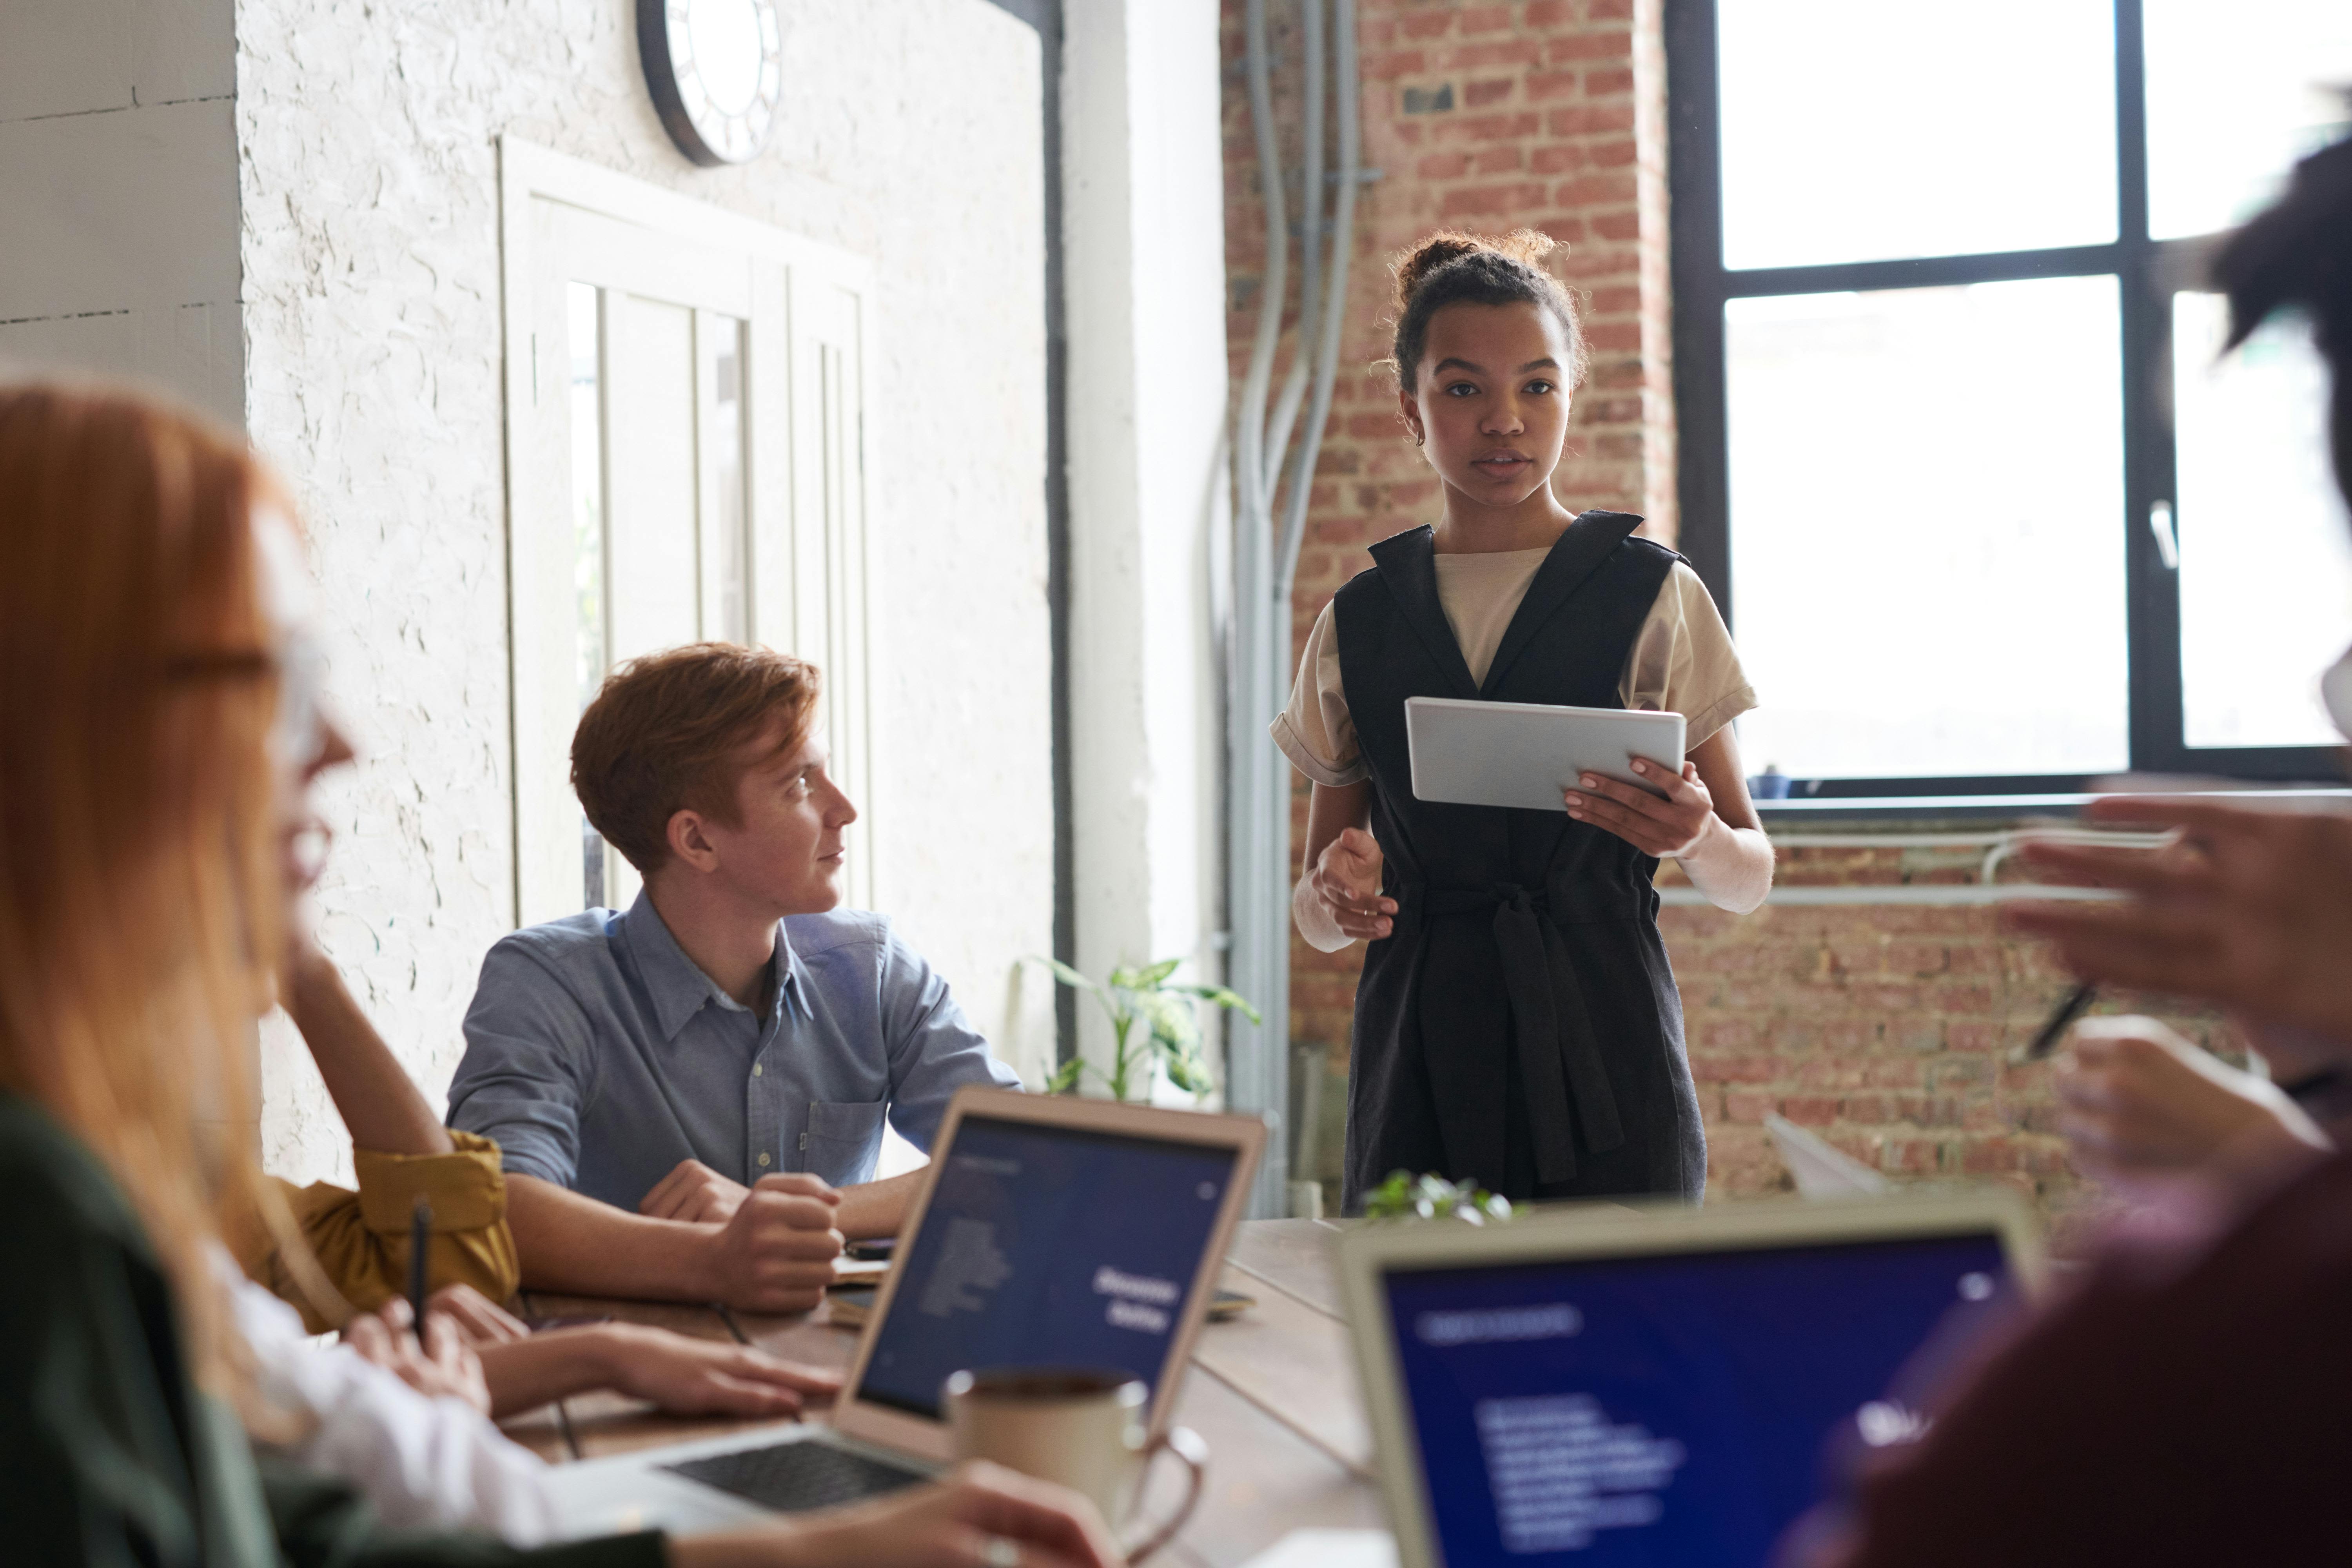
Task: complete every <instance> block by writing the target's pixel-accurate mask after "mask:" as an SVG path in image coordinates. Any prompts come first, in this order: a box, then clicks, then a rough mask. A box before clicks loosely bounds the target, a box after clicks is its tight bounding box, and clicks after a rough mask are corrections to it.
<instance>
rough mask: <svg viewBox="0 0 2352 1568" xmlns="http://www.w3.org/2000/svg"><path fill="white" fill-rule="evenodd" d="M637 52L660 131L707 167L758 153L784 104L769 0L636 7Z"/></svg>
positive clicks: (658, 2) (641, 1) (675, 0)
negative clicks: (659, 122) (641, 61)
mask: <svg viewBox="0 0 2352 1568" xmlns="http://www.w3.org/2000/svg"><path fill="white" fill-rule="evenodd" d="M637 52H638V54H640V55H641V56H643V57H644V58H645V66H646V86H647V87H649V88H651V89H653V95H654V107H655V108H656V110H659V111H660V113H661V122H662V128H663V129H664V130H666V131H667V132H669V134H670V140H671V141H673V142H677V145H678V150H679V151H680V152H682V153H685V154H686V155H687V156H688V157H689V158H691V159H693V160H694V161H695V162H696V163H701V164H705V165H707V166H710V167H714V168H715V167H716V166H718V165H719V164H721V163H743V162H745V161H746V160H748V159H749V158H751V156H752V155H753V154H755V153H758V152H759V151H760V149H761V146H763V145H764V144H765V143H766V142H767V140H768V132H769V131H770V130H771V129H772V127H773V126H774V125H775V122H776V111H777V110H778V109H779V108H780V107H781V106H782V103H783V99H784V34H783V27H782V24H781V23H780V22H779V21H778V19H777V16H776V0H637Z"/></svg>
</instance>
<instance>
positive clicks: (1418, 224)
mask: <svg viewBox="0 0 2352 1568" xmlns="http://www.w3.org/2000/svg"><path fill="white" fill-rule="evenodd" d="M1270 9H1271V10H1272V11H1273V12H1274V13H1275V14H1274V16H1270V17H1269V23H1270V25H1271V26H1273V28H1274V36H1273V38H1272V42H1273V45H1274V48H1275V50H1276V54H1277V55H1278V56H1279V57H1281V58H1282V59H1283V60H1284V62H1285V63H1286V65H1289V62H1295V61H1296V60H1297V58H1298V52H1297V51H1298V46H1297V40H1296V39H1295V38H1294V37H1292V36H1291V28H1292V26H1293V17H1294V13H1293V12H1292V11H1291V9H1290V8H1289V7H1287V6H1274V7H1270ZM1659 11H1660V0H1519V3H1517V4H1507V5H1498V4H1475V3H1466V0H1360V38H1359V46H1360V54H1361V58H1362V69H1363V97H1362V116H1363V131H1364V161H1365V163H1367V165H1369V166H1371V167H1376V168H1378V169H1380V170H1381V178H1380V179H1379V180H1378V181H1377V182H1376V183H1373V184H1370V185H1368V186H1367V187H1365V189H1364V190H1363V191H1362V193H1361V195H1360V200H1359V205H1358V208H1357V212H1358V226H1359V233H1358V238H1357V243H1356V247H1355V250H1354V261H1353V266H1352V268H1351V273H1350V277H1349V299H1348V310H1347V320H1348V323H1349V330H1348V336H1347V339H1346V341H1345V342H1344V343H1343V344H1342V347H1341V353H1340V365H1341V374H1340V377H1339V386H1338V388H1337V390H1336V393H1335V395H1334V399H1333V405H1332V412H1331V419H1330V423H1329V425H1328V427H1327V433H1326V436H1325V440H1324V445H1323V448H1322V456H1321V459H1320V462H1319V464H1318V470H1317V474H1316V480H1315V486H1314V490H1313V494H1312V497H1311V501H1310V506H1309V525H1308V529H1307V541H1306V546H1305V549H1304V552H1302V556H1301V559H1300V563H1299V570H1298V580H1297V591H1296V595H1295V597H1294V602H1293V612H1294V621H1295V635H1296V637H1298V638H1300V639H1303V638H1304V637H1305V635H1306V633H1307V628H1308V626H1310V625H1311V624H1312V622H1313V619H1314V616H1315V615H1316V613H1317V612H1318V610H1319V609H1320V608H1321V607H1322V605H1324V603H1325V602H1326V601H1328V599H1329V597H1330V596H1331V595H1332V593H1333V592H1334V591H1335V590H1336V589H1337V588H1338V587H1339V585H1340V584H1342V583H1344V582H1345V581H1346V580H1347V579H1348V578H1349V577H1350V576H1352V575H1354V574H1356V573H1357V572H1358V571H1360V570H1361V569H1362V568H1363V567H1364V566H1365V565H1366V564H1367V562H1366V560H1365V557H1364V555H1363V553H1362V551H1363V549H1364V547H1365V546H1366V545H1368V544H1370V543H1372V542H1376V541H1378V540H1380V539H1382V538H1385V537H1387V536H1388V535H1389V534H1391V533H1393V532H1396V531H1399V530H1401V529H1404V528H1408V527H1411V526H1412V525H1414V524H1416V523H1421V522H1427V521H1434V520H1435V517H1436V514H1437V510H1438V508H1439V505H1440V501H1439V492H1438V486H1437V484H1436V481H1435V479H1433V476H1432V475H1431V474H1430V472H1429V470H1428V469H1427V468H1426V467H1425V466H1423V463H1422V462H1421V460H1420V458H1419V457H1418V455H1417V454H1416V453H1415V451H1414V449H1413V447H1412V445H1411V443H1410V442H1409V441H1408V440H1406V439H1405V437H1404V435H1403V431H1402V426H1401V424H1400V422H1399V420H1398V417H1397V414H1396V402H1395V384H1394V382H1393V381H1392V380H1391V378H1390V376H1389V375H1388V374H1387V373H1386V372H1385V371H1384V370H1381V369H1380V368H1378V363H1377V362H1379V361H1380V360H1381V359H1382V358H1383V357H1384V356H1385V354H1386V353H1387V351H1388V342H1387V327H1388V324H1389V321H1390V318H1391V310H1390V303H1389V300H1390V288H1391V279H1390V277H1389V274H1388V270H1387V268H1386V266H1385V261H1386V258H1388V257H1389V256H1390V255H1391V254H1393V253H1394V252H1395V251H1397V250H1399V249H1401V248H1402V247H1405V246H1407V245H1409V244H1411V243H1412V241H1413V240H1414V239H1415V238H1417V237H1420V236H1421V235H1422V234H1423V233H1425V232H1426V231H1427V230H1429V229H1431V228H1433V227H1436V226H1461V227H1468V228H1473V229H1477V230H1480V231H1486V232H1499V231H1502V230H1507V229H1511V228H1517V227H1532V228H1537V229H1540V230H1542V231H1543V232H1544V233H1546V234H1549V235H1550V236H1551V237H1553V238H1555V239H1558V240H1560V241H1563V242H1565V254H1564V255H1560V256H1557V257H1556V258H1555V263H1556V265H1557V267H1558V269H1559V272H1560V274H1561V276H1562V277H1563V278H1564V279H1567V280H1568V282H1569V283H1570V285H1571V286H1572V287H1573V288H1574V289H1577V290H1578V291H1579V292H1580V295H1581V296H1582V300H1583V302H1584V305H1585V321H1586V326H1587V331H1588V332H1589V334H1590V336H1591V343H1592V350H1593V365H1592V374H1591V378H1590V380H1589V381H1588V382H1587V384H1585V386H1584V387H1583V389H1582V390H1581V391H1580V393H1579V394H1578V396H1577V400H1576V407H1575V413H1574V416H1573V421H1572V427H1571V436H1570V457H1569V458H1568V460H1566V461H1565V462H1563V463H1562V465H1561V468H1560V470H1559V479H1558V480H1557V486H1558V489H1559V494H1560V496H1561V499H1562V500H1564V501H1566V502H1567V503H1568V504H1569V505H1570V506H1572V507H1577V508H1583V507H1588V506H1605V507H1612V508H1618V509H1622V510H1633V511H1641V512H1643V513H1644V514H1645V515H1646V516H1648V517H1649V518H1650V519H1651V523H1650V526H1649V528H1648V530H1647V531H1649V532H1651V533H1653V534H1654V535H1657V536H1659V537H1662V538H1664V539H1665V540H1667V541H1669V542H1671V540H1672V539H1673V537H1674V531H1675V487H1674V472H1675V434H1674V418H1673V408H1672V402H1671V396H1672V365H1673V361H1672V346H1671V341H1670V337H1669V334H1668V327H1669V324H1670V321H1671V314H1670V310H1671V306H1670V300H1669V297H1668V292H1667V258H1668V248H1667V244H1666V233H1667V223H1668V198H1667V190H1666V182H1665V168H1666V164H1665V146H1664V140H1665V139H1664V103H1665V98H1664V58H1663V55H1664V46H1663V38H1662V35H1661V31H1660V20H1659ZM1242 17H1243V11H1242V5H1241V4H1240V0H1226V5H1225V29H1224V32H1225V44H1224V47H1225V59H1226V64H1227V70H1226V92H1225V132H1226V170H1227V179H1226V243H1227V268H1228V274H1229V277H1230V279H1231V280H1232V286H1233V291H1234V298H1233V311H1232V315H1231V318H1230V322H1229V328H1230V331H1229V339H1228V341H1229V342H1230V344H1231V346H1232V350H1233V355H1234V374H1235V378H1236V382H1237V383H1238V380H1239V377H1240V375H1241V374H1242V372H1243V370H1244V368H1245V366H1246V363H1247V357H1248V353H1249V348H1250V342H1251V338H1252V334H1253V332H1254V331H1255V325H1256V309H1257V301H1258V299H1259V284H1260V281H1261V275H1262V272H1263V268H1264V266H1265V207H1264V203H1263V199H1262V196H1261V195H1260V185H1259V179H1258V167H1257V159H1256V154H1255V141H1254V128H1253V126H1252V125H1251V122H1250V118H1249V108H1248V97H1247V89H1246V82H1245V79H1244V75H1243V63H1242V62H1243V58H1244V47H1243V22H1242ZM1295 69H1296V67H1295V65H1289V71H1288V72H1285V71H1277V73H1276V118H1277V119H1278V120H1279V121H1281V123H1282V132H1283V137H1284V142H1285V145H1286V146H1287V147H1289V148H1292V149H1294V151H1293V153H1292V154H1291V156H1292V157H1293V159H1294V160H1295V158H1296V152H1295V149H1296V146H1297V141H1296V137H1297V103H1296V100H1295V97H1293V96H1291V95H1289V94H1287V93H1286V91H1285V89H1284V82H1285V79H1286V76H1287V75H1288V74H1289V73H1290V72H1295ZM1290 211H1291V213H1292V215H1293V216H1294V217H1295V216H1296V214H1297V204H1296V201H1295V199H1294V200H1293V202H1292V204H1291V207H1290ZM1293 281H1294V284H1295V276H1294V279H1293ZM1295 305H1296V300H1295V296H1294V298H1293V300H1292V307H1293V308H1294V309H1295ZM1768 696H1769V694H1768ZM1306 801H1307V792H1306V787H1305V784H1304V782H1303V781H1300V783H1299V784H1298V788H1297V796H1296V803H1295V812H1294V818H1293V822H1294V826H1293V841H1294V843H1297V842H1303V841H1304V838H1305V835H1306ZM1974 858H1975V857H1974V856H1973V855H1966V854H1962V855H1949V854H1947V855H1942V856H1938V855H1937V854H1933V853H1927V854H1925V855H1924V857H1923V852H1920V851H1903V850H1889V849H1850V850H1822V849H1800V850H1793V851H1790V852H1787V853H1785V854H1784V856H1783V863H1782V869H1781V879H1782V881H1783V883H1784V884H1795V883H1799V882H1818V883H1826V884H1832V885H1857V884H1866V883H1873V882H1886V883H1894V882H1906V881H1917V880H1920V879H1927V880H1929V881H1934V880H1955V879H1958V880H1965V879H1968V878H1969V876H1970V875H1971V874H1972V873H1971V871H1970V866H1971V864H1972V862H1973V860H1974ZM1672 877H1673V872H1672V871H1671V868H1670V869H1669V872H1668V878H1669V879H1672ZM1662 923H1663V924H1664V930H1665V934H1666V942H1667V946H1668V949H1669V952H1670V953H1671V955H1672V957H1673V959H1674V963H1675V972H1676V974H1677V975H1678V977H1679V979H1680V982H1681V986H1682V992H1683V997H1684V1005H1685V1013H1686V1016H1687V1025H1688V1037H1689V1042H1690V1048H1691V1058H1692V1065H1693V1068H1694V1071H1695V1073H1696V1077H1697V1079H1698V1081H1699V1091H1700V1101H1701V1106H1702V1109H1703V1110H1704V1111H1705V1113H1706V1119H1707V1123H1708V1136H1709V1140H1710V1144H1711V1148H1712V1151H1713V1153H1712V1167H1711V1175H1710V1181H1709V1185H1710V1190H1711V1191H1714V1192H1716V1193H1718V1194H1724V1195H1744V1194H1759V1193H1766V1192H1772V1191H1778V1190H1781V1189H1782V1188H1784V1187H1785V1186H1786V1184H1787V1175H1786V1173H1785V1172H1784V1171H1783V1170H1782V1169H1781V1167H1780V1162H1779V1160H1778V1158H1777V1157H1776V1156H1775V1155H1774V1154H1773V1152H1772V1150H1771V1146H1770V1142H1769V1139H1768V1138H1767V1136H1766V1134H1765V1133H1764V1131H1763V1129H1762V1127H1761V1126H1760V1125H1759V1123H1760V1121H1761V1119H1762V1117H1763V1115H1764V1114H1765V1112H1766V1111H1768V1110H1779V1111H1780V1113H1781V1114H1783V1115H1786V1116H1788V1117H1789V1118H1790V1119H1791V1120H1792V1121H1799V1122H1801V1123H1805V1124H1807V1125H1810V1126H1812V1127H1814V1128H1816V1129H1817V1130H1819V1131H1822V1133H1823V1135H1824V1136H1826V1137H1828V1138H1829V1139H1830V1141H1831V1142H1833V1143H1836V1144H1838V1145H1839V1146H1841V1147H1843V1148H1844V1149H1846V1150H1847V1151H1849V1152H1852V1153H1853V1154H1855V1155H1856V1156H1857V1157H1859V1158H1861V1159H1863V1160H1864V1161H1866V1162H1867V1163H1871V1164H1872V1165H1874V1166H1876V1167H1878V1168H1879V1169H1882V1170H1884V1171H1885V1172H1887V1173H1889V1174H1891V1175H1893V1176H1895V1177H1896V1178H1898V1179H1952V1178H1959V1177H1979V1176H1992V1177H1998V1178H2002V1179H2007V1180H2011V1181H2013V1182H2015V1183H2017V1184H2020V1185H2021V1186H2024V1187H2026V1188H2028V1189H2029V1190H2031V1191H2032V1192H2033V1193H2034V1194H2036V1195H2037V1196H2039V1197H2040V1198H2041V1199H2042V1200H2043V1202H2044V1203H2045V1205H2048V1206H2050V1207H2051V1208H2053V1210H2058V1211H2068V1210H2072V1209H2075V1208H2078V1207H2079V1206H2081V1205H2082V1203H2083V1202H2084V1194H2083V1193H2082V1192H2081V1191H2080V1190H2079V1188H2078V1185H2077V1184H2076V1183H2075V1181H2074V1178H2073V1176H2072V1175H2071V1174H2070V1173H2068V1172H2067V1170H2066V1168H2065V1163H2064V1158H2063V1149H2062V1145H2061V1144H2060V1142H2059V1140H2058V1139H2057V1137H2056V1136H2055V1134H2054V1133H2053V1130H2052V1122H2053V1112H2052V1109H2051V1101H2050V1097H2049V1092H2048V1088H2047V1084H2046V1078H2047V1069H2046V1068H2042V1067H2032V1068H2014V1067H2011V1066H2009V1065H2007V1060H2006V1058H2007V1055H2008V1053H2009V1052H2010V1051H2011V1050H2012V1049H2013V1048H2014V1047H2016V1046H2017V1045H2018V1044H2020V1043H2021V1042H2022V1041H2023V1040H2025V1039H2028V1038H2030V1037H2032V1032H2033V1030H2034V1029H2035V1028H2036V1027H2038V1026H2039V1024H2040V1022H2041V1019H2042V1016H2044V1015H2045V1014H2046V1012H2047V1011H2048V1009H2049V1007H2050V1006H2051V1005H2053V1002H2054V1001H2055V1000H2056V999H2057V997H2058V996H2060V995H2062V994H2063V991H2064V988H2065V984H2066V983H2065V980H2064V978H2063V976H2062V975H2060V974H2058V973H2055V972H2054V971H2053V970H2052V969H2051V967H2050V965H2049V964H2048V963H2047V961H2046V959H2045V958H2044V956H2043V955H2042V952H2040V950H2039V949H2037V948H2036V947H2034V946H2033V945H2032V944H2030V943H2026V942H2019V941H2016V940H2013V939H2011V938H2007V937H2004V936H2002V935H2001V934H2000V932H1999V931H1998V929H1997V922H1996V919H1995V916H1994V914H1993V913H1992V911H1991V910H1989V909H1984V908H1955V907H1917V906H1887V905H1865V906H1844V907H1768V908H1767V909H1766V910H1760V911H1759V912H1758V913H1756V914H1754V915H1751V916H1748V917H1747V918H1745V919H1734V918H1732V917H1730V916H1727V915H1723V914H1721V913H1719V912H1717V911H1715V910H1706V909H1703V908H1670V909H1669V910H1666V911H1665V914H1664V919H1663V921H1662ZM1361 956H1362V950H1361V949H1360V948H1351V949H1349V950H1347V951H1345V952H1339V953H1332V954H1325V953H1319V952H1315V951H1314V950H1313V949H1311V948H1309V947H1307V945H1306V944H1305V943H1303V942H1293V945H1292V957H1291V962H1292V976H1293V978H1292V991H1291V1033H1292V1037H1293V1038H1294V1039H1295V1040H1298V1041H1312V1042H1324V1043H1327V1044H1328V1046H1329V1047H1331V1049H1332V1051H1333V1054H1334V1059H1335V1061H1337V1060H1340V1059H1342V1058H1344V1055H1345V1052H1346V1049H1347V1041H1348V1034H1349V1018H1350V1016H1351V1014H1352V1010H1353V1004H1354V995H1355V985H1356V977H1357V973H1358V972H1359V970H1360V965H1361ZM2150 1010H2154V1009H2153V1008H2151V1009H2150ZM2175 1022H2177V1023H2178V1024H2179V1026H2181V1027H2182V1028H2183V1029H2184V1031H2185V1032H2187V1033H2189V1035H2190V1037H2192V1038H2198V1039H2204V1040H2211V1041H2214V1042H2215V1043H2217V1044H2226V1042H2225V1041H2222V1040H2221V1039H2220V1026H2219V1024H2218V1023H2217V1021H2215V1020H2213V1019H2210V1018H2207V1017H2200V1016H2187V1017H2176V1018H2175Z"/></svg>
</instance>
